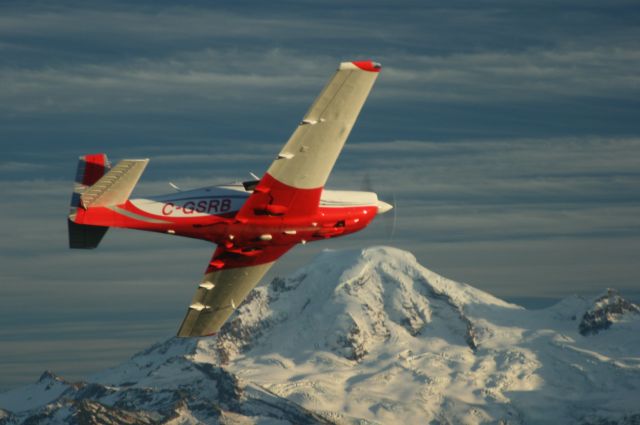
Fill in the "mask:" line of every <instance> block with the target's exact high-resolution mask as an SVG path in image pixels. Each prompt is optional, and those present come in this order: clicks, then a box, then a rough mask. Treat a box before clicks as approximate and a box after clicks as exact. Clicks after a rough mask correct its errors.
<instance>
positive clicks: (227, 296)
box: [178, 246, 292, 337]
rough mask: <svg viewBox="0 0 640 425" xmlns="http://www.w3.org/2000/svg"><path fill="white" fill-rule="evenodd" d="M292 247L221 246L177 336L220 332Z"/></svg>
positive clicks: (205, 334) (195, 335)
mask: <svg viewBox="0 0 640 425" xmlns="http://www.w3.org/2000/svg"><path fill="white" fill-rule="evenodd" d="M291 247H292V246H273V247H267V248H264V249H263V250H261V251H260V252H258V253H253V252H251V253H237V252H231V251H228V250H226V249H224V248H223V247H219V248H218V249H217V250H216V252H215V253H214V255H213V258H212V259H211V262H210V264H209V267H208V269H207V272H206V273H205V275H204V278H203V279H202V282H201V283H200V285H199V286H198V289H197V290H196V293H195V295H194V297H193V299H192V301H191V305H190V306H189V309H188V310H187V314H186V316H185V318H184V320H183V322H182V325H181V326H180V330H179V331H178V336H179V337H198V336H207V335H213V334H215V333H217V332H218V331H219V330H220V328H221V327H222V325H223V324H224V322H225V321H226V320H227V319H228V318H229V316H231V314H232V313H233V312H234V311H235V309H236V308H237V307H238V306H239V305H240V304H241V303H242V301H243V300H244V299H245V298H246V296H247V295H248V294H249V292H250V291H251V290H252V289H253V288H254V287H255V286H256V285H257V284H258V283H259V282H260V279H262V277H263V276H264V275H265V274H266V273H267V271H268V270H269V269H270V268H271V266H272V265H273V264H274V263H275V261H276V260H277V259H278V258H280V257H281V256H282V255H283V254H284V253H285V252H287V251H288V250H289V249H291Z"/></svg>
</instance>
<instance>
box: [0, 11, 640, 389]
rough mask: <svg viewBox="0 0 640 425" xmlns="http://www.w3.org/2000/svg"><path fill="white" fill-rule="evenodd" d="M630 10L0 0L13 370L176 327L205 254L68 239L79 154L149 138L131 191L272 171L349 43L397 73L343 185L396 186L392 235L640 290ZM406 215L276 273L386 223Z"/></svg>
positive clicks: (18, 374)
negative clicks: (79, 244)
mask: <svg viewBox="0 0 640 425" xmlns="http://www.w3.org/2000/svg"><path fill="white" fill-rule="evenodd" d="M638 19H640V8H639V7H637V6H636V5H635V3H634V2H631V1H610V2H607V3H606V4H604V3H602V2H598V1H563V2H556V1H553V2H552V1H540V2H536V3H535V5H533V4H530V3H527V2H513V1H509V2H507V1H497V0H496V1H486V2H475V1H474V2H471V1H469V2H456V4H455V5H449V6H442V4H441V3H440V2H429V1H427V2H424V1H415V2H414V1H402V2H394V3H393V4H392V5H391V4H388V2H382V1H379V2H378V1H371V0H369V1H367V2H348V3H345V2H333V3H332V2H329V3H327V2H323V3H322V4H321V5H319V4H317V3H315V2H302V3H301V2H295V3H294V2H292V3H288V4H286V5H285V6H283V7H274V6H273V5H272V4H271V3H261V2H253V3H252V2H250V3H242V4H235V5H230V6H225V8H221V7H218V6H212V5H211V3H210V2H196V1H194V2H182V3H181V6H179V7H178V6H175V5H174V4H173V3H169V2H166V3H165V2H148V3H145V2H142V3H137V4H136V5H134V6H132V5H131V4H130V3H125V2H118V1H100V2H98V1H96V2H83V3H82V4H77V3H72V2H69V3H64V2H63V3H58V5H56V6H44V5H36V4H25V3H23V2H5V3H3V4H2V5H0V54H1V55H2V60H1V61H0V80H1V81H2V84H1V85H0V140H2V147H3V150H2V153H3V155H2V157H1V158H0V179H2V186H3V192H2V193H3V198H4V199H6V200H8V201H6V203H5V204H4V206H3V208H1V209H0V216H1V217H0V218H2V221H3V226H2V228H0V249H1V250H2V253H3V254H2V260H0V261H2V267H1V268H0V279H1V281H2V282H3V285H2V289H0V312H1V313H0V316H2V317H1V318H2V321H3V323H6V324H8V325H7V326H6V327H5V328H4V329H2V331H1V332H0V333H1V334H2V335H1V336H2V339H3V341H7V344H3V345H2V347H1V349H2V350H3V351H2V353H0V357H2V358H4V359H7V361H6V362H5V363H3V365H1V370H0V376H1V377H2V380H0V388H3V387H8V386H11V385H15V384H17V383H18V382H24V381H29V380H33V379H34V377H35V376H37V374H38V373H39V372H40V369H42V366H41V365H40V364H38V362H37V361H36V359H38V361H40V362H43V364H44V365H45V367H50V368H53V369H57V370H58V371H61V372H65V375H68V376H80V375H82V374H83V373H85V372H86V371H89V370H91V369H92V368H93V367H98V365H99V366H103V365H105V364H108V363H110V362H113V361H115V360H114V359H121V358H124V357H126V356H127V355H128V354H130V353H131V352H132V351H134V350H135V348H136V347H140V348H141V347H142V346H144V345H145V344H147V342H148V341H150V340H152V339H154V338H157V337H159V336H161V335H163V336H164V335H168V334H171V333H172V332H173V331H174V330H175V326H177V325H178V322H179V320H180V318H181V317H182V314H183V313H184V309H185V308H186V303H187V302H188V300H189V299H190V297H191V295H192V291H193V289H194V286H195V283H196V282H197V281H198V279H199V277H200V274H201V272H202V270H203V268H204V264H205V263H206V261H207V260H208V258H209V256H210V254H211V251H212V248H213V247H211V246H209V245H208V244H205V243H202V242H199V241H189V240H179V239H176V238H170V237H167V236H162V235H150V234H140V233H135V232H130V233H129V232H125V231H117V230H112V231H110V232H109V233H108V234H107V236H106V238H105V240H104V243H103V245H102V246H101V247H100V249H99V250H98V251H95V252H69V251H68V250H67V249H66V223H65V215H66V214H67V210H68V201H69V196H70V191H71V180H72V179H73V176H74V171H75V166H76V158H77V156H78V155H81V154H84V153H89V152H102V151H106V152H107V153H108V154H109V156H110V157H111V158H112V159H113V160H117V159H120V158H124V157H149V158H151V163H150V166H149V167H148V169H147V170H146V171H145V175H144V176H143V179H142V181H141V183H140V185H139V187H138V188H137V189H136V192H135V195H147V194H158V193H163V192H166V191H170V189H169V187H168V185H167V182H168V181H173V182H175V183H178V185H180V186H181V187H185V188H189V187H197V186H200V185H207V184H214V183H223V182H226V181H230V180H236V179H238V180H241V179H244V178H246V176H247V175H248V172H249V171H252V172H255V173H257V174H260V173H262V172H264V170H265V169H266V168H267V166H268V164H269V162H270V160H271V158H272V157H273V155H274V153H275V152H277V151H278V149H279V148H280V146H282V144H283V143H284V142H285V141H286V139H287V138H288V137H289V135H290V134H291V132H292V131H293V128H294V127H295V125H296V123H297V122H298V120H299V119H300V117H301V116H303V114H304V112H305V111H306V108H308V106H309V104H310V103H311V101H312V100H313V98H314V96H316V95H317V93H318V92H319V91H320V89H321V87H322V86H323V84H324V83H325V81H327V79H328V78H329V77H330V75H331V73H332V72H333V70H334V69H335V67H336V66H337V64H338V62H340V61H342V60H352V59H366V58H373V59H376V60H378V61H380V62H382V63H383V72H382V73H381V75H380V78H379V80H378V82H377V84H376V87H375V88H374V91H373V92H372V94H371V97H370V99H369V101H368V102H367V105H366V106H365V108H364V109H363V112H362V115H361V117H360V120H359V122H358V124H357V125H356V127H355V129H354V131H353V133H352V137H351V138H350V141H349V143H348V144H347V147H346V148H345V150H344V152H343V154H342V156H341V158H340V159H339V161H338V164H337V165H336V168H335V172H334V174H333V175H332V177H331V180H330V186H332V187H338V188H348V189H356V190H357V189H361V188H362V187H363V186H364V181H365V180H367V179H369V180H370V181H371V182H372V184H373V186H374V187H375V189H376V191H378V192H379V193H380V195H381V197H382V198H383V199H386V200H391V199H393V198H395V199H396V200H397V209H396V212H397V227H396V231H395V235H394V238H393V240H392V241H391V243H392V244H393V245H396V246H398V247H400V248H405V249H409V250H412V251H414V252H415V253H416V255H417V256H418V258H419V260H420V261H421V262H422V263H423V264H425V265H426V266H428V267H430V268H433V269H434V270H435V271H437V272H440V273H442V274H444V275H446V276H448V277H452V278H455V279H459V280H463V281H467V282H469V283H471V284H474V285H476V286H478V287H481V288H483V289H486V290H488V291H490V292H493V293H494V294H496V295H498V296H505V297H543V298H544V297H560V296H565V295H567V294H570V293H575V292H577V293H585V294H590V293H593V292H597V291H599V290H601V289H602V288H604V287H607V286H613V287H618V288H620V289H622V291H623V294H624V293H625V291H627V292H628V293H629V294H634V293H640V288H639V286H638V280H639V279H640V270H638V267H637V264H638V263H639V261H638V260H639V259H638V258H637V254H636V253H637V252H640V234H639V233H640V219H638V217H640V208H639V205H640V198H639V194H638V190H637V188H638V187H639V184H640V172H639V171H638V170H640V159H639V158H640V108H638V100H637V99H638V98H640V84H639V77H638V75H637V69H638V68H639V67H640V66H639V65H640V49H639V48H638V44H637V40H638V39H639V38H640V29H639V28H638V26H637V22H638ZM366 176H369V177H366ZM390 221H391V220H390V219H389V218H382V219H381V220H380V222H379V223H376V224H375V225H374V226H372V227H371V228H369V229H367V230H365V231H364V232H362V233H361V234H359V235H355V236H354V237H352V238H345V239H342V240H336V241H329V242H326V243H325V242H323V243H319V244H317V245H316V244H309V245H307V246H305V247H301V248H299V249H297V250H295V251H294V252H293V253H291V254H289V255H288V256H287V257H285V258H284V259H283V261H282V262H281V263H280V264H278V266H277V267H276V268H275V269H274V271H273V272H272V273H271V275H270V276H273V275H275V274H281V273H287V272H289V271H291V270H292V268H294V267H295V266H297V265H301V264H304V263H305V262H307V261H308V260H309V259H310V258H311V257H312V256H313V255H314V254H315V253H317V252H318V251H319V250H321V249H324V248H338V247H345V246H365V245H370V244H374V243H389V231H390V225H391V224H390ZM176 300H183V302H176ZM114 312H115V313H116V315H117V316H118V318H120V319H121V320H112V319H110V318H113V317H114ZM82 323H84V325H82V326H79V325H78V324H82ZM171 323H174V324H175V326H173V325H171ZM96 329H99V330H100V332H102V333H103V336H100V335H99V334H97V333H95V332H92V331H94V330H96ZM34 340H38V341H45V342H44V343H43V344H41V345H36V344H34V343H33V341H34ZM78 341H82V342H83V344H79V343H78ZM78 345H82V346H83V347H85V348H86V350H80V351H79V350H77V349H69V347H70V346H74V347H77V346H78ZM42 347H46V350H44V351H45V353H44V354H43V353H42V351H43V350H42ZM100 353H105V354H100ZM79 364H82V366H77V365H79ZM74 365H76V366H74ZM74 367H75V368H74ZM74 371H75V372H74Z"/></svg>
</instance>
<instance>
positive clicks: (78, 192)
mask: <svg viewBox="0 0 640 425" xmlns="http://www.w3.org/2000/svg"><path fill="white" fill-rule="evenodd" d="M148 162H149V160H148V159H125V160H122V161H120V162H119V163H118V164H117V165H116V166H115V167H113V168H111V164H110V163H109V160H108V159H107V155H105V154H103V153H100V154H92V155H84V156H81V157H80V158H79V160H78V169H77V173H76V180H75V184H74V188H73V195H72V196H71V211H70V214H69V220H68V224H69V227H68V230H69V247H70V248H77V249H92V248H96V247H97V246H98V244H99V243H100V241H101V240H102V237H103V236H104V234H105V233H106V232H107V230H108V229H109V227H105V226H95V225H92V224H91V223H89V222H87V220H86V219H85V215H84V212H85V211H86V210H87V209H89V208H90V207H107V206H113V205H119V204H122V203H124V202H126V201H127V199H129V195H131V192H132V191H133V188H134V187H135V185H136V183H137V182H138V180H139V179H140V176H141V175H142V172H143V171H144V169H145V167H146V166H147V163H148Z"/></svg>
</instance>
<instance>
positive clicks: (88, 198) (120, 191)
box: [80, 159, 149, 209]
mask: <svg viewBox="0 0 640 425" xmlns="http://www.w3.org/2000/svg"><path fill="white" fill-rule="evenodd" d="M148 163H149V160H148V159H125V160H122V161H120V162H118V164H117V165H116V166H115V167H113V168H112V169H111V170H110V171H109V172H108V173H107V174H105V175H104V176H102V178H100V180H98V181H97V182H96V183H95V184H94V185H93V186H91V187H89V188H87V189H86V190H85V191H84V193H82V196H81V197H80V206H81V207H82V208H85V209H86V208H89V207H105V206H110V205H119V204H122V203H124V202H125V201H126V200H127V199H129V196H130V195H131V192H132V191H133V188H134V187H135V185H136V183H138V180H139V179H140V176H141V175H142V172H143V171H144V169H145V167H146V166H147V164H148Z"/></svg>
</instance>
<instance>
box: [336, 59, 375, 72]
mask: <svg viewBox="0 0 640 425" xmlns="http://www.w3.org/2000/svg"><path fill="white" fill-rule="evenodd" d="M340 69H361V70H363V71H368V72H380V70H381V69H382V65H380V63H379V62H374V61H372V60H366V61H353V62H342V63H341V64H340Z"/></svg>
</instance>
